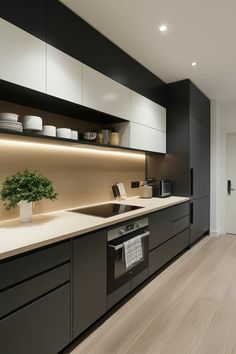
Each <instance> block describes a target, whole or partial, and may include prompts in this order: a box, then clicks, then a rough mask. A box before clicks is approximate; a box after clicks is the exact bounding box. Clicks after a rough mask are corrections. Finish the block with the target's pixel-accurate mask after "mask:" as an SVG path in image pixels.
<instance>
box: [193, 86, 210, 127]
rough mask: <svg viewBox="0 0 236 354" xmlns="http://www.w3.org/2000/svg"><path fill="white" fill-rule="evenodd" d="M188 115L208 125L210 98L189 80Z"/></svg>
mask: <svg viewBox="0 0 236 354" xmlns="http://www.w3.org/2000/svg"><path fill="white" fill-rule="evenodd" d="M190 115H191V116H193V117H194V118H196V119H198V120H200V121H202V122H203V123H205V124H208V125H210V100H209V99H208V98H207V97H206V96H205V95H204V94H203V93H202V92H201V91H200V90H199V89H198V88H197V87H196V86H195V85H194V84H193V83H192V82H191V81H190Z"/></svg>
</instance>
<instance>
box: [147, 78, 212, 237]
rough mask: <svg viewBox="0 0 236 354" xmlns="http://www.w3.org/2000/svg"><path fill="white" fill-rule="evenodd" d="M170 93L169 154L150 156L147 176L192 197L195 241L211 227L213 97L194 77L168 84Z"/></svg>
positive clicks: (191, 229)
mask: <svg viewBox="0 0 236 354" xmlns="http://www.w3.org/2000/svg"><path fill="white" fill-rule="evenodd" d="M167 97H168V105H167V155H166V156H165V157H162V156H159V157H158V156H152V155H150V156H148V157H147V176H151V175H154V176H156V177H161V178H168V179H170V180H171V181H172V194H173V195H181V196H186V197H190V200H191V202H190V221H191V228H190V243H193V242H194V241H195V240H197V239H198V238H199V237H200V236H201V235H203V234H204V233H207V232H208V231H209V228H210V226H209V223H210V100H209V99H208V98H207V97H206V96H205V95H204V94H203V93H202V92H201V91H200V90H199V89H198V88H197V87H196V86H195V85H194V84H193V83H192V82H191V81H190V80H182V81H178V82H174V83H171V84H168V85H167Z"/></svg>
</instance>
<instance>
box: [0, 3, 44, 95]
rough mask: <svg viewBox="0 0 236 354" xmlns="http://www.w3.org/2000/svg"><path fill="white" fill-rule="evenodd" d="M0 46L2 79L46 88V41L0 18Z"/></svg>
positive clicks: (33, 87)
mask: <svg viewBox="0 0 236 354" xmlns="http://www.w3.org/2000/svg"><path fill="white" fill-rule="evenodd" d="M12 11H14V9H13V10H12ZM0 47H1V54H0V78H1V79H2V80H6V81H9V82H12V83H15V84H18V85H21V86H24V87H28V88H31V89H34V90H37V91H41V92H46V44H45V42H43V41H41V40H40V39H38V38H36V37H34V36H32V35H31V34H29V33H27V32H25V31H23V30H22V29H20V28H18V27H16V26H14V25H12V24H11V23H9V22H7V21H5V20H3V19H0Z"/></svg>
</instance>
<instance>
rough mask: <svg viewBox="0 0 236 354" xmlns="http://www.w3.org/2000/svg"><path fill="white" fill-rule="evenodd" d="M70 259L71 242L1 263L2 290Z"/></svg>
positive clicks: (0, 285)
mask: <svg viewBox="0 0 236 354" xmlns="http://www.w3.org/2000/svg"><path fill="white" fill-rule="evenodd" d="M69 260H70V242H69V241H67V242H63V243H60V244H58V245H56V246H51V247H48V248H44V249H41V250H39V251H36V252H33V253H27V254H24V255H22V256H19V257H17V258H14V259H10V260H9V261H4V262H2V263H1V264H0V279H1V282H0V291H1V290H2V289H4V288H7V287H9V286H12V285H14V284H16V283H18V282H21V281H23V280H25V279H27V278H30V277H32V276H34V275H37V274H39V273H41V272H44V271H46V270H47V269H50V268H53V267H55V266H57V265H60V264H62V263H64V262H67V261H69Z"/></svg>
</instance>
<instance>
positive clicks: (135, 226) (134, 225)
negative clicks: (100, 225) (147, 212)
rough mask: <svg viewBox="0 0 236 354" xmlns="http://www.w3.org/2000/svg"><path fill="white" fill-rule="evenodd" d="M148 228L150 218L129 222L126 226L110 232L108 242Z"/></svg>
mask: <svg viewBox="0 0 236 354" xmlns="http://www.w3.org/2000/svg"><path fill="white" fill-rule="evenodd" d="M145 227H148V218H143V219H140V220H137V221H134V222H128V223H127V224H125V225H121V226H118V227H116V228H114V229H111V230H109V231H108V241H111V240H114V239H116V238H118V237H121V236H124V235H127V234H129V233H130V232H134V231H137V230H139V229H143V228H145Z"/></svg>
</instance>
